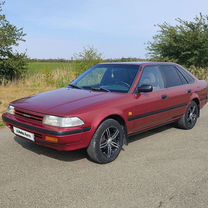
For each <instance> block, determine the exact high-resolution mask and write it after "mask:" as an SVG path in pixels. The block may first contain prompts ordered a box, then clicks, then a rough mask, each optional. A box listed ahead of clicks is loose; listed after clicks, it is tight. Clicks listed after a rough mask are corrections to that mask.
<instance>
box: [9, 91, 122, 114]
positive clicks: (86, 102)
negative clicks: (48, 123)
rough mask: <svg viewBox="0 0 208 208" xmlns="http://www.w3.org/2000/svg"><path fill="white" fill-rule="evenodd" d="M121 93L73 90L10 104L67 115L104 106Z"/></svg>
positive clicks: (37, 96) (36, 110) (48, 93)
mask: <svg viewBox="0 0 208 208" xmlns="http://www.w3.org/2000/svg"><path fill="white" fill-rule="evenodd" d="M123 95H124V94H122V93H111V92H97V91H90V90H81V89H73V88H61V89H58V90H54V91H50V92H46V93H41V94H38V95H35V96H31V97H26V98H22V99H19V100H16V101H14V102H12V103H11V104H12V105H13V106H14V107H16V108H19V109H25V110H29V111H34V112H39V113H43V114H50V115H59V116H60V115H62V116H64V115H67V114H71V113H73V112H76V111H80V110H81V111H83V110H86V108H87V107H88V106H91V107H92V105H98V104H102V105H103V104H104V103H105V102H108V101H110V100H111V101H112V100H114V99H115V100H117V99H118V98H119V97H121V96H123Z"/></svg>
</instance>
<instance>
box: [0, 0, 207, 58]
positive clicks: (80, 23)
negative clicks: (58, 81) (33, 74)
mask: <svg viewBox="0 0 208 208" xmlns="http://www.w3.org/2000/svg"><path fill="white" fill-rule="evenodd" d="M3 12H4V14H5V15H6V17H7V19H8V20H9V21H10V22H11V23H12V24H14V25H16V26H17V27H22V28H23V29H24V32H25V33H26V34H27V35H26V37H25V40H26V41H25V42H24V43H21V44H20V46H19V47H18V48H17V49H16V50H18V51H26V53H27V55H28V57H30V58H41V59H47V58H54V59H55V58H64V59H70V58H71V57H72V56H73V55H74V54H75V53H77V52H80V51H82V50H83V48H84V47H92V46H93V47H94V48H96V49H97V50H98V51H99V52H100V53H102V54H103V57H104V58H121V57H138V58H146V57H147V50H146V47H147V42H148V41H151V40H152V37H153V35H155V34H156V33H157V31H158V27H157V26H156V25H157V24H161V23H163V22H168V23H170V24H172V25H174V24H175V23H176V22H175V18H178V17H179V18H182V19H185V20H193V18H194V17H195V16H196V15H198V14H199V13H200V12H202V13H203V14H208V0H171V1H168V0H6V4H5V5H4V7H3Z"/></svg>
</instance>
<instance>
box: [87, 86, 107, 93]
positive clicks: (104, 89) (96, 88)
mask: <svg viewBox="0 0 208 208" xmlns="http://www.w3.org/2000/svg"><path fill="white" fill-rule="evenodd" d="M90 89H91V90H94V91H104V92H111V91H110V90H109V89H106V88H104V87H91V88H90Z"/></svg>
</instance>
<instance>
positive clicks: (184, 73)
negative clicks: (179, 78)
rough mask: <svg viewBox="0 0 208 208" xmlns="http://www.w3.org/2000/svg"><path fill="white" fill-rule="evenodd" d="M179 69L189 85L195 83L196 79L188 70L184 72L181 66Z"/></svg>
mask: <svg viewBox="0 0 208 208" xmlns="http://www.w3.org/2000/svg"><path fill="white" fill-rule="evenodd" d="M178 69H179V71H180V73H181V74H182V75H183V76H184V78H185V79H186V80H187V82H188V83H189V84H192V83H194V81H195V79H194V78H193V77H192V76H191V75H190V74H189V73H188V72H187V71H186V70H184V69H183V68H182V67H179V66H178Z"/></svg>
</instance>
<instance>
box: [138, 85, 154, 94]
mask: <svg viewBox="0 0 208 208" xmlns="http://www.w3.org/2000/svg"><path fill="white" fill-rule="evenodd" d="M152 91H153V87H152V85H146V84H144V85H141V86H139V87H138V88H137V93H140V92H152Z"/></svg>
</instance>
